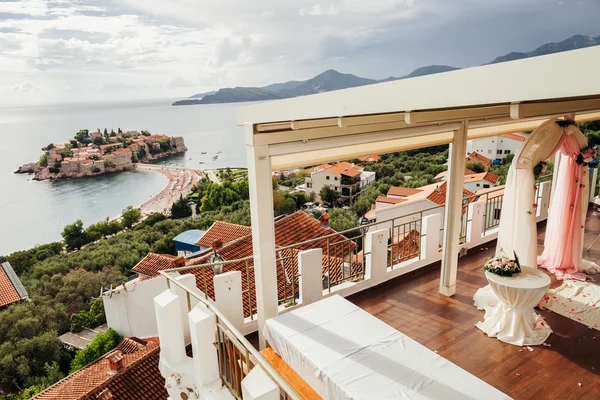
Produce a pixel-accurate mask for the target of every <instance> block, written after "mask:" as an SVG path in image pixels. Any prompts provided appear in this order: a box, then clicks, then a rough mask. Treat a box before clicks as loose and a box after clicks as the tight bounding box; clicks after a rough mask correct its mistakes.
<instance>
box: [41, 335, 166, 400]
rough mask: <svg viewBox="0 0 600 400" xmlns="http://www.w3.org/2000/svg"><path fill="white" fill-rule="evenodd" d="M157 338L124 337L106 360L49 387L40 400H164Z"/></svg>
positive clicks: (163, 379)
mask: <svg viewBox="0 0 600 400" xmlns="http://www.w3.org/2000/svg"><path fill="white" fill-rule="evenodd" d="M159 351H160V347H159V341H158V338H149V339H138V338H125V339H123V341H122V342H121V343H120V344H119V345H118V346H117V347H116V349H115V350H114V351H111V352H110V353H109V354H108V355H106V356H105V357H103V358H101V359H99V360H97V361H95V362H93V363H92V364H89V365H88V366H86V367H84V368H82V369H80V370H79V371H77V372H75V373H73V374H71V375H69V376H67V377H66V378H64V379H63V380H61V381H59V382H57V383H56V384H54V385H52V386H50V387H49V388H48V389H46V390H44V391H43V392H41V393H40V394H38V395H37V396H35V397H33V398H34V399H37V400H55V399H56V400H80V399H89V400H92V399H94V400H95V399H102V400H104V399H114V400H117V399H118V400H138V399H144V400H164V399H166V398H167V397H168V393H167V390H166V389H165V378H163V377H162V375H161V374H160V371H159V369H158V364H159V359H160V352H159Z"/></svg>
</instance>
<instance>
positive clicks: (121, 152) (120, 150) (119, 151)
mask: <svg viewBox="0 0 600 400" xmlns="http://www.w3.org/2000/svg"><path fill="white" fill-rule="evenodd" d="M126 153H131V149H130V148H125V149H119V150H115V151H113V154H126Z"/></svg>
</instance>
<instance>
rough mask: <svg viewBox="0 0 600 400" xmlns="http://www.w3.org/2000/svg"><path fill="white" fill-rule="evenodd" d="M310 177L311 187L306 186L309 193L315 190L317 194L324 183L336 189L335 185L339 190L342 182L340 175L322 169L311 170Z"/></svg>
mask: <svg viewBox="0 0 600 400" xmlns="http://www.w3.org/2000/svg"><path fill="white" fill-rule="evenodd" d="M310 177H311V180H312V187H310V188H309V187H307V188H306V191H307V192H309V193H310V192H315V193H317V195H318V194H319V192H320V191H321V189H322V188H323V186H325V185H327V186H329V187H331V188H332V189H336V187H337V189H336V190H337V191H338V192H340V191H341V187H340V186H341V184H342V182H341V179H342V177H341V175H337V174H334V173H332V172H329V171H326V170H324V169H322V170H320V171H316V172H313V173H312V174H311V176H310ZM327 177H329V179H327ZM336 178H337V180H336Z"/></svg>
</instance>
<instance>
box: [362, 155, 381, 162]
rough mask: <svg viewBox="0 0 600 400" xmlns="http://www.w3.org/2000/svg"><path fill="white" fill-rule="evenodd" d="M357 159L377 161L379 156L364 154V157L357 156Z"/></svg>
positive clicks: (379, 158)
mask: <svg viewBox="0 0 600 400" xmlns="http://www.w3.org/2000/svg"><path fill="white" fill-rule="evenodd" d="M358 159H359V160H360V161H364V162H377V161H379V160H381V156H366V157H359V158H358Z"/></svg>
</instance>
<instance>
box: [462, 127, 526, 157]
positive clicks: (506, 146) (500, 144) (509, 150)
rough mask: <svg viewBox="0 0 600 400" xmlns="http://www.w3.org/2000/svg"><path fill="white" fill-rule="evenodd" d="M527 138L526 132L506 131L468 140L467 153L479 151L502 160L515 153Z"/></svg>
mask: <svg viewBox="0 0 600 400" xmlns="http://www.w3.org/2000/svg"><path fill="white" fill-rule="evenodd" d="M525 139H527V135H526V134H524V133H506V134H504V135H498V136H490V137H485V138H481V139H474V140H468V141H467V154H468V153H471V152H474V151H475V152H477V153H479V154H482V155H484V156H486V157H487V158H490V159H492V160H502V159H503V158H504V157H506V156H507V155H509V154H515V153H516V152H517V150H519V149H520V148H521V146H523V142H524V141H525Z"/></svg>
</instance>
